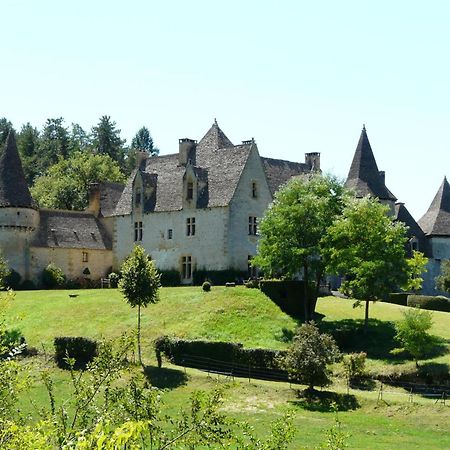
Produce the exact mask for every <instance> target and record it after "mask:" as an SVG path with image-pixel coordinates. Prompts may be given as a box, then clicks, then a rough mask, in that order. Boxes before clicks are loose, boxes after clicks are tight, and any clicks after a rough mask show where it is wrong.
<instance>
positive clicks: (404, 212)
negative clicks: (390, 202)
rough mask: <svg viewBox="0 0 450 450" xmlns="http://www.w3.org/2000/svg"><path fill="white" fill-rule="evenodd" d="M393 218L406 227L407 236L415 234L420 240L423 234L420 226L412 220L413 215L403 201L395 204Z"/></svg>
mask: <svg viewBox="0 0 450 450" xmlns="http://www.w3.org/2000/svg"><path fill="white" fill-rule="evenodd" d="M394 219H395V220H398V221H400V222H403V223H404V224H405V225H406V226H407V227H408V232H407V235H408V237H412V236H415V237H416V238H417V239H419V240H420V239H421V238H422V237H423V236H424V232H423V230H422V228H420V226H419V224H418V223H417V222H416V221H415V220H414V217H413V216H412V215H411V214H410V212H409V211H408V209H407V208H406V206H405V204H404V203H396V204H395V213H394Z"/></svg>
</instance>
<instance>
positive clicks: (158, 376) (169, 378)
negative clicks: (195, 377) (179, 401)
mask: <svg viewBox="0 0 450 450" xmlns="http://www.w3.org/2000/svg"><path fill="white" fill-rule="evenodd" d="M144 374H145V376H146V378H147V380H148V382H149V383H150V384H151V385H152V386H155V387H157V388H160V389H175V388H177V387H179V386H184V385H185V384H187V382H188V376H187V375H186V374H185V373H184V372H183V371H182V370H176V369H167V368H163V367H161V368H158V367H154V366H145V369H144Z"/></svg>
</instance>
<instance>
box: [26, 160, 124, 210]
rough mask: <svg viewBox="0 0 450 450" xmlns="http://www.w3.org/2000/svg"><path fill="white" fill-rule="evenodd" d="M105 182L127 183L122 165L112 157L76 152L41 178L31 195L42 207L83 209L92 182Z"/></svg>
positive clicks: (32, 189)
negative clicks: (121, 168)
mask: <svg viewBox="0 0 450 450" xmlns="http://www.w3.org/2000/svg"><path fill="white" fill-rule="evenodd" d="M103 181H115V182H124V181H125V176H124V175H123V173H122V172H121V170H120V167H119V165H118V164H117V163H116V162H115V161H113V160H112V159H111V158H110V157H109V156H108V155H93V154H92V153H88V152H76V153H74V154H73V155H72V156H71V157H70V158H68V159H60V160H59V161H58V162H57V163H56V164H55V165H53V166H52V167H50V168H49V170H48V171H47V173H46V175H42V176H40V177H38V178H37V179H36V182H35V184H34V186H33V187H32V188H31V194H32V196H33V198H34V200H35V201H36V202H37V203H38V205H39V206H40V207H45V208H57V209H71V210H83V209H84V208H86V206H87V204H88V199H89V185H90V183H93V182H103Z"/></svg>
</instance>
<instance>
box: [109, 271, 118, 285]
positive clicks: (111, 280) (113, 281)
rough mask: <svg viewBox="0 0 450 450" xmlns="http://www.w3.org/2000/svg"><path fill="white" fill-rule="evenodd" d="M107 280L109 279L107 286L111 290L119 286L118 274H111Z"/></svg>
mask: <svg viewBox="0 0 450 450" xmlns="http://www.w3.org/2000/svg"><path fill="white" fill-rule="evenodd" d="M108 278H109V284H110V285H111V287H112V288H116V287H117V286H118V285H119V280H120V273H116V272H111V273H110V274H109V275H108Z"/></svg>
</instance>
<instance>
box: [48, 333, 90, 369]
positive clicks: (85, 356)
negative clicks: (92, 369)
mask: <svg viewBox="0 0 450 450" xmlns="http://www.w3.org/2000/svg"><path fill="white" fill-rule="evenodd" d="M54 345H55V360H56V364H57V365H58V367H60V368H61V369H68V368H69V364H67V361H66V358H67V357H69V358H73V359H74V360H75V364H74V369H84V368H86V366H87V364H88V363H90V362H91V361H92V360H93V359H94V358H95V357H96V356H97V354H98V352H97V347H98V344H97V342H96V341H94V340H92V339H88V338H84V337H69V336H62V337H56V338H55V340H54Z"/></svg>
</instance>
